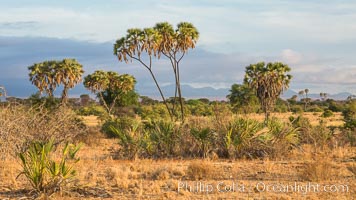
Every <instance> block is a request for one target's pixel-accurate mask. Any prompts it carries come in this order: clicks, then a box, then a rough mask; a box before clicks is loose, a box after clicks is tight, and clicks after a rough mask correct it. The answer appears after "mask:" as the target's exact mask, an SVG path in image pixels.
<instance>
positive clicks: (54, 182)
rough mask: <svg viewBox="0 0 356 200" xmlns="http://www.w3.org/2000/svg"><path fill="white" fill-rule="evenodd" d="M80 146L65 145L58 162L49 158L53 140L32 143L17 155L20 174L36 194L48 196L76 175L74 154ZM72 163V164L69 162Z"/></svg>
mask: <svg viewBox="0 0 356 200" xmlns="http://www.w3.org/2000/svg"><path fill="white" fill-rule="evenodd" d="M79 149H80V145H78V146H74V145H70V144H68V143H67V144H66V145H65V146H64V148H63V151H62V153H61V159H60V162H56V161H55V160H53V159H52V158H51V156H52V154H53V153H54V140H53V139H51V140H49V141H48V142H32V143H31V144H30V145H29V148H28V149H27V150H26V151H25V152H22V153H19V154H18V157H19V158H20V160H21V166H22V172H21V173H20V174H19V175H18V176H20V175H24V176H25V177H26V178H27V180H28V181H29V182H30V183H31V186H32V187H33V189H35V191H36V192H37V193H45V194H47V195H50V194H52V193H54V192H56V191H59V190H62V187H64V186H65V185H66V184H67V183H68V182H69V181H70V180H72V179H73V178H74V176H75V174H76V171H75V170H74V169H73V166H74V164H75V163H77V162H78V161H79V158H76V154H77V152H78V151H79ZM71 161H72V162H71Z"/></svg>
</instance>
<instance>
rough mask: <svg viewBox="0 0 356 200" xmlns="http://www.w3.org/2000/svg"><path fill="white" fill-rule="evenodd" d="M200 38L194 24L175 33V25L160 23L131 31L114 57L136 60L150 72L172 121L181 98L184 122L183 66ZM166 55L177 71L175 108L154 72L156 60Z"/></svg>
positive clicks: (122, 40)
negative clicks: (181, 72) (186, 56)
mask: <svg viewBox="0 0 356 200" xmlns="http://www.w3.org/2000/svg"><path fill="white" fill-rule="evenodd" d="M198 38H199V33H198V31H197V29H196V28H195V27H194V26H193V24H191V23H187V22H182V23H179V24H178V26H177V29H176V30H174V29H173V26H172V25H170V24H169V23H167V22H163V23H157V24H156V26H154V27H153V28H145V29H143V30H141V29H129V30H127V35H126V36H125V37H122V38H120V39H119V40H117V41H116V43H115V44H114V54H115V55H116V56H117V57H118V59H119V61H125V62H128V61H132V60H135V61H138V62H139V63H140V64H142V65H143V66H144V67H145V68H146V69H147V70H148V71H149V73H150V75H151V77H152V79H153V81H154V83H155V84H156V87H157V89H158V91H159V93H160V95H161V98H162V100H163V103H164V104H165V106H166V108H167V110H168V113H169V115H170V117H171V119H172V120H173V115H175V114H176V112H175V109H176V108H177V107H178V106H176V104H177V103H176V99H177V98H176V97H177V96H178V100H179V106H180V113H181V119H182V121H184V109H183V99H182V91H181V85H180V69H179V64H180V61H181V60H182V59H183V57H184V56H185V54H186V53H187V52H188V50H189V49H193V48H195V44H196V42H197V40H198ZM142 54H146V55H145V56H144V57H143V56H142ZM162 55H163V56H165V57H166V58H168V59H169V61H170V64H171V66H172V69H173V72H174V78H175V86H176V87H175V96H174V97H175V98H174V101H173V102H172V104H173V105H172V109H171V108H170V107H169V106H168V102H167V100H166V98H165V96H164V95H163V92H162V90H161V88H160V85H159V84H158V81H157V79H156V76H155V74H154V73H153V70H152V58H157V59H160V58H161V56H162Z"/></svg>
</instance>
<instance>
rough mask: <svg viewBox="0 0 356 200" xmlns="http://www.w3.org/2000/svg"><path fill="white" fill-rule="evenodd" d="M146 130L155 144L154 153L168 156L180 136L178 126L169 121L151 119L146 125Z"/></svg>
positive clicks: (172, 152) (172, 151) (171, 153)
mask: <svg viewBox="0 0 356 200" xmlns="http://www.w3.org/2000/svg"><path fill="white" fill-rule="evenodd" d="M146 126H147V127H146V131H148V132H149V134H150V138H151V140H152V142H153V144H154V146H155V149H156V155H161V156H162V155H165V156H170V155H173V154H174V148H175V146H176V143H177V141H178V138H179V136H180V128H179V127H177V126H176V125H175V124H174V123H173V122H171V121H163V120H159V121H152V122H151V123H150V124H147V125H146Z"/></svg>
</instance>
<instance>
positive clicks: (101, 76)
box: [84, 70, 135, 115]
mask: <svg viewBox="0 0 356 200" xmlns="http://www.w3.org/2000/svg"><path fill="white" fill-rule="evenodd" d="M134 85H135V78H134V77H133V76H131V75H128V74H122V75H119V74H118V73H117V72H113V71H102V70H98V71H95V72H94V73H92V74H89V75H88V76H86V77H85V78H84V87H85V88H87V89H88V90H90V91H91V92H92V93H95V94H97V96H99V98H100V101H101V102H102V103H103V105H104V107H105V109H106V111H107V112H108V113H109V115H110V114H111V111H112V109H113V108H114V105H115V103H116V101H117V99H118V98H119V94H120V92H123V93H126V92H129V91H131V90H133V88H134ZM108 90H109V91H120V92H112V94H111V95H114V96H113V98H111V102H107V101H106V100H105V98H104V96H103V93H104V92H105V91H108Z"/></svg>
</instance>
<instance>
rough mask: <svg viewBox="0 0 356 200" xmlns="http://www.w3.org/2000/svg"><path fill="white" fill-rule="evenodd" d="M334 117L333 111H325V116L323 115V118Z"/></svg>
mask: <svg viewBox="0 0 356 200" xmlns="http://www.w3.org/2000/svg"><path fill="white" fill-rule="evenodd" d="M333 115H334V113H333V111H331V110H325V111H324V112H323V114H322V115H321V117H324V118H328V117H331V116H333Z"/></svg>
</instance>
